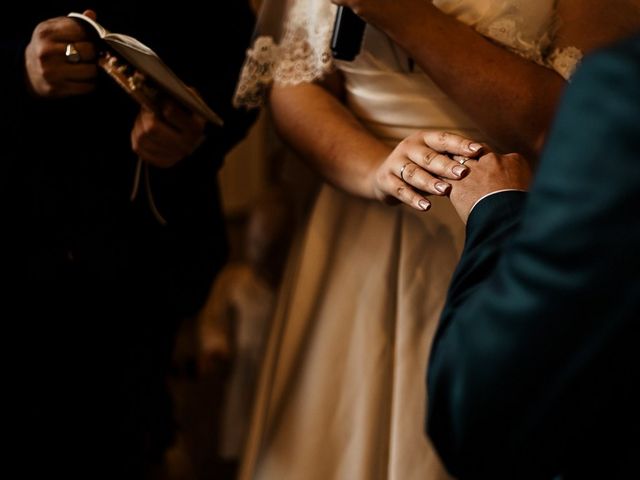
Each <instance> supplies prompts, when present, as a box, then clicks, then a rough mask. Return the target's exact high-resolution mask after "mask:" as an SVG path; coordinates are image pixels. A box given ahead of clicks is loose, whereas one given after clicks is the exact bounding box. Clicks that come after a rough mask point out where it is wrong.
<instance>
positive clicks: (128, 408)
mask: <svg viewBox="0 0 640 480" xmlns="http://www.w3.org/2000/svg"><path fill="white" fill-rule="evenodd" d="M86 8H92V9H94V10H95V11H96V12H97V14H98V21H99V22H100V23H102V24H103V25H104V26H105V27H107V28H108V29H109V30H111V31H113V32H119V33H125V34H130V35H133V36H134V37H136V38H138V39H139V40H141V41H142V42H144V43H146V44H147V45H149V46H150V47H152V48H153V49H154V50H155V51H156V52H157V53H158V54H159V55H160V57H161V58H163V59H164V60H165V62H166V63H167V64H168V65H169V66H170V67H171V68H172V69H174V70H175V71H176V73H177V74H178V76H180V77H181V78H182V79H183V80H184V81H185V83H187V84H189V85H192V86H194V87H195V88H196V89H198V91H199V92H200V93H201V94H202V96H203V97H204V98H205V99H206V100H207V101H208V103H209V104H210V105H211V106H212V107H213V108H214V110H216V111H218V113H220V115H221V116H222V117H223V119H224V120H225V126H224V128H215V127H213V128H210V130H209V131H208V135H207V140H206V141H205V143H204V144H203V145H202V146H201V147H199V148H198V150H197V151H196V152H195V153H194V154H193V155H192V156H190V157H188V158H186V159H185V160H184V161H183V162H181V163H180V164H178V165H177V166H175V167H172V168H169V169H157V168H153V167H151V168H150V184H151V188H152V191H153V195H154V197H155V201H156V204H157V207H158V209H159V210H160V212H161V213H162V214H163V215H164V217H165V218H166V220H167V222H168V224H167V226H165V227H163V226H161V225H160V224H159V223H158V222H157V221H156V220H155V219H154V218H153V216H152V215H151V213H150V212H151V211H150V209H149V204H148V201H147V196H146V192H145V190H144V189H142V190H141V191H140V193H139V194H138V197H137V199H136V200H135V201H134V202H132V201H130V200H129V196H130V193H131V190H132V186H133V181H134V171H135V165H136V157H135V155H134V153H133V152H132V150H131V144H130V132H131V128H132V126H133V123H134V119H135V117H136V115H137V113H138V111H139V107H138V105H137V104H136V103H135V102H134V101H133V100H132V99H131V98H129V97H128V96H127V95H126V94H125V93H124V91H123V90H121V89H120V87H119V86H117V85H116V84H115V82H113V81H112V79H110V78H108V77H107V76H106V75H105V74H102V73H101V74H100V77H99V80H98V86H97V88H96V90H95V92H94V93H91V94H89V95H84V96H78V97H73V98H65V99H58V100H41V99H35V98H32V97H31V96H30V95H29V93H28V92H27V89H26V83H25V68H24V48H25V46H26V45H27V44H28V42H29V40H30V38H31V35H32V32H33V30H34V28H35V27H36V25H37V24H38V23H39V22H41V21H43V20H45V19H48V18H51V17H56V16H64V15H66V14H68V13H69V12H71V11H77V12H82V11H83V10H84V9H86ZM213 8H214V11H215V13H213V14H210V15H209V14H207V15H204V14H203V12H202V11H201V4H200V3H198V2H192V1H182V2H178V3H175V2H169V3H167V2H164V3H163V2H151V1H119V0H116V1H111V0H110V1H89V2H80V1H61V2H44V1H39V2H18V3H17V4H16V5H14V6H13V8H12V13H11V14H10V15H9V14H8V15H7V16H6V17H5V18H4V22H3V24H4V25H3V28H2V30H1V31H0V61H1V62H2V64H3V71H2V75H1V76H0V81H1V82H2V84H1V85H0V87H1V88H0V103H1V104H2V107H3V111H2V115H1V117H2V118H1V120H0V121H1V124H0V126H1V129H0V136H1V140H2V142H1V144H2V155H1V160H0V218H2V220H3V238H2V240H1V242H2V250H1V253H0V255H1V257H2V266H3V268H2V273H1V275H2V282H3V284H4V285H6V287H5V289H4V291H3V302H2V305H3V307H2V308H3V333H4V341H5V342H6V348H5V349H4V351H5V354H6V355H7V357H8V359H9V360H8V362H5V368H6V369H7V375H6V376H5V378H7V379H8V382H9V383H8V388H7V391H8V392H9V393H8V394H7V395H6V399H8V400H9V401H10V403H11V405H12V406H11V407H10V408H7V409H6V410H5V412H6V414H7V416H8V417H10V418H9V419H8V420H10V421H11V423H16V422H17V423H18V425H17V426H16V427H17V430H16V431H17V432H18V433H16V436H15V437H13V438H15V440H14V441H13V445H14V446H15V447H16V449H17V450H18V451H19V452H20V456H19V457H16V458H20V459H21V461H22V466H23V467H24V468H36V465H37V464H38V463H39V464H41V468H43V469H46V471H47V472H49V473H50V474H51V475H55V476H58V475H59V474H60V473H65V474H66V475H67V476H71V474H72V473H74V472H76V473H77V472H83V470H82V468H84V466H87V465H88V466H90V467H91V468H92V470H91V472H92V474H91V475H89V474H87V473H86V470H84V472H85V473H84V478H91V476H92V475H93V476H95V475H96V474H97V473H96V471H97V470H100V469H105V468H112V469H113V472H111V473H112V475H111V478H126V477H128V476H129V475H133V473H132V472H133V471H137V470H136V469H138V468H139V466H140V465H139V463H140V461H141V458H150V457H153V456H157V455H158V454H159V452H161V451H162V448H164V447H165V446H166V445H167V444H168V443H169V442H170V441H171V430H172V425H171V420H170V419H171V416H170V415H171V412H170V404H169V401H168V397H167V392H166V388H165V384H164V382H165V378H164V377H165V375H166V372H167V369H168V366H169V358H170V352H171V348H172V342H173V338H174V333H175V331H176V329H177V326H178V323H179V321H180V319H182V318H185V317H187V316H190V315H193V314H194V313H195V312H196V311H197V310H198V308H199V307H200V305H201V304H202V302H203V301H204V299H205V297H206V294H207V292H208V289H209V286H210V284H211V281H212V279H213V276H214V274H215V273H216V271H217V270H218V269H219V267H220V266H221V265H222V263H223V262H224V261H225V258H226V251H227V246H226V237H225V232H224V229H223V227H224V225H223V218H222V215H221V210H220V201H219V194H218V188H217V184H216V182H217V179H216V175H217V171H218V168H219V167H220V164H221V162H222V159H223V157H224V155H225V154H226V153H227V152H228V150H229V149H230V148H231V147H232V146H233V145H234V144H235V143H236V142H237V141H238V140H239V139H240V138H242V137H243V136H244V134H245V132H246V131H247V129H248V127H249V125H250V124H251V122H252V120H253V119H254V117H255V115H253V114H247V113H246V112H240V111H236V110H234V109H233V108H232V106H231V97H232V94H233V91H234V88H235V83H236V81H237V78H238V74H239V69H240V66H241V63H242V61H243V59H244V50H245V48H246V46H247V44H248V41H249V37H250V34H251V31H252V28H253V18H252V15H251V13H250V11H249V8H248V5H247V2H241V1H232V2H218V3H215V5H213ZM248 168H250V166H248ZM12 431H13V430H12ZM25 459H26V460H25ZM32 459H38V461H30V460H32ZM97 466H99V467H100V468H98V469H96V467H97ZM74 469H75V470H74ZM79 476H83V474H82V473H80V474H79ZM24 478H28V476H25V477H24Z"/></svg>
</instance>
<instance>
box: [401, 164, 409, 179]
mask: <svg viewBox="0 0 640 480" xmlns="http://www.w3.org/2000/svg"><path fill="white" fill-rule="evenodd" d="M410 163H411V162H407V163H405V164H404V165H403V166H402V168H401V169H400V178H401V179H402V181H403V182H406V180H405V179H404V177H403V174H404V169H405V168H407V165H409V164H410Z"/></svg>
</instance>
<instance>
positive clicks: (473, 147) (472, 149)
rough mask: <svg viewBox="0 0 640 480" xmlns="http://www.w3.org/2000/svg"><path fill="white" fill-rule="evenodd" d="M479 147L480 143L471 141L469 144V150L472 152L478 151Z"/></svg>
mask: <svg viewBox="0 0 640 480" xmlns="http://www.w3.org/2000/svg"><path fill="white" fill-rule="evenodd" d="M481 148H482V145H480V144H479V143H472V144H471V145H469V150H471V151H472V152H479V151H480V149H481Z"/></svg>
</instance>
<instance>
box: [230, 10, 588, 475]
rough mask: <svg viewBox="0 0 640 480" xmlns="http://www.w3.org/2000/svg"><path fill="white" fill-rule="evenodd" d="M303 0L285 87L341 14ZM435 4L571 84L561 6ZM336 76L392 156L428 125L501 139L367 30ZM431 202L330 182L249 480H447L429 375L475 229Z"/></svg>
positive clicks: (282, 307)
mask: <svg viewBox="0 0 640 480" xmlns="http://www.w3.org/2000/svg"><path fill="white" fill-rule="evenodd" d="M295 1H296V2H297V5H294V7H293V10H292V12H291V16H290V18H289V24H290V25H293V27H292V28H291V29H290V32H291V35H288V36H287V35H285V37H284V39H283V44H282V45H281V46H280V47H279V48H280V49H281V51H280V53H279V55H280V56H281V57H284V58H287V59H288V61H289V64H285V65H284V66H283V67H282V70H280V71H276V72H275V77H276V81H281V82H283V83H296V82H299V81H307V80H313V78H314V77H316V76H317V74H318V71H322V70H323V69H325V68H328V62H329V57H328V56H327V55H328V54H327V50H326V45H327V44H326V42H327V41H328V35H329V34H330V30H331V28H332V24H333V14H334V12H335V9H334V7H333V6H332V5H331V4H330V2H329V1H328V0H295ZM434 3H435V4H436V5H437V6H438V7H439V8H441V9H442V10H443V11H445V12H446V13H449V14H451V15H454V16H456V17H457V18H458V19H460V20H461V21H463V22H465V23H467V24H469V25H472V26H474V27H475V28H476V29H477V30H478V31H479V32H481V33H482V34H484V35H486V36H489V37H491V38H492V39H493V40H495V41H496V42H499V43H501V44H503V45H504V46H505V48H509V49H511V50H513V51H515V52H517V53H519V54H521V55H523V56H525V57H527V58H529V59H531V60H532V61H537V62H539V63H544V64H547V65H549V66H554V67H555V68H556V69H557V70H558V71H560V72H561V73H562V74H563V75H565V76H567V75H568V74H569V72H570V70H571V68H572V66H575V63H576V61H577V59H578V58H579V52H577V51H573V50H567V51H563V52H557V51H554V50H553V49H552V48H550V47H551V39H552V33H553V30H554V24H555V19H554V2H553V1H552V0H535V1H533V0H530V1H515V0H514V1H491V0H448V1H447V0H441V1H437V0H436V1H434ZM301 32H305V33H303V34H301ZM301 42H307V43H308V44H310V45H311V47H312V48H311V51H312V54H310V53H309V48H306V47H308V45H305V46H304V47H301ZM269 44H270V40H267V41H266V43H263V44H262V46H261V47H260V48H259V49H260V54H261V55H263V56H266V57H268V56H269V53H268V52H269V51H270V50H269V49H270V45H269ZM318 45H321V47H318ZM313 52H315V53H313ZM310 55H311V56H310ZM296 62H298V63H300V62H302V63H303V68H300V66H299V65H298V66H297V67H295V64H296ZM304 62H306V64H305V63H304ZM338 68H339V69H340V70H342V72H343V74H344V76H345V79H346V91H347V103H348V105H349V107H350V109H351V110H352V111H353V112H354V114H355V115H356V116H357V117H358V118H359V119H360V120H361V121H362V122H363V123H364V124H365V125H366V126H367V128H368V129H369V130H370V131H371V132H372V133H373V134H374V135H376V136H377V137H379V138H381V139H384V140H385V141H386V142H388V143H389V144H391V145H395V144H396V143H397V142H398V141H399V140H401V139H403V138H404V137H406V136H407V135H409V134H411V133H412V132H415V131H416V130H418V129H429V128H431V129H437V130H448V131H452V132H459V133H462V134H464V135H466V136H469V137H471V138H474V139H477V140H486V141H490V139H487V138H484V136H483V134H482V133H481V132H480V130H479V129H478V128H477V127H476V126H475V125H474V124H473V122H472V121H471V120H470V119H469V118H468V117H467V116H466V115H465V114H464V113H463V112H462V111H461V110H460V109H459V108H458V107H457V106H456V105H454V104H453V102H452V101H451V100H450V99H448V98H447V97H446V95H444V94H443V93H442V91H440V89H439V88H438V87H437V86H436V85H435V84H434V83H432V82H431V81H430V80H429V79H428V78H427V77H426V76H425V75H424V74H423V73H422V72H420V71H415V72H412V71H410V69H409V62H408V59H407V56H406V55H405V54H404V53H403V52H402V51H401V50H400V49H399V48H398V47H396V46H395V45H394V44H393V43H392V42H391V41H390V40H389V39H388V38H387V37H386V36H385V35H383V34H382V33H381V32H379V31H377V30H375V29H373V28H371V27H368V29H367V34H366V37H365V42H364V47H363V53H362V54H361V55H360V56H359V57H358V58H357V60H356V61H355V62H353V63H340V64H339V65H338ZM276 70H277V69H276ZM309 121H313V117H310V118H309ZM431 200H432V202H433V208H432V209H431V210H430V211H429V212H427V213H424V212H418V211H416V210H412V209H410V208H407V207H389V206H385V205H382V204H380V203H378V202H375V201H368V200H362V199H358V198H355V197H352V196H349V195H347V194H345V193H342V192H340V191H338V190H336V189H334V188H332V187H330V186H323V187H322V189H321V191H320V193H319V196H318V198H317V200H316V203H315V205H314V207H313V211H312V213H311V216H310V219H309V222H308V225H307V228H306V231H305V233H304V235H303V236H302V238H301V239H300V241H299V242H298V244H297V245H296V247H295V248H294V251H293V252H292V254H291V258H290V261H289V264H288V270H287V272H286V276H285V281H284V285H283V288H282V292H281V294H280V297H279V301H278V306H277V311H276V315H275V318H274V322H273V329H272V332H271V335H270V338H269V343H268V347H267V353H266V357H265V360H264V365H263V371H262V376H261V381H260V384H259V387H258V396H257V401H256V407H255V414H254V417H253V423H252V427H251V432H250V436H249V439H248V443H247V446H246V449H245V455H244V461H243V464H242V471H241V474H240V478H241V479H243V480H249V479H256V480H334V479H339V480H377V479H380V480H383V479H389V480H413V479H416V480H418V479H420V480H425V479H427V480H434V479H439V478H448V476H447V474H446V472H445V471H444V469H443V468H442V466H441V464H440V462H439V459H438V457H437V455H436V453H435V452H434V450H433V448H432V447H431V445H430V444H429V443H428V440H427V438H426V436H425V434H424V417H425V408H426V407H425V405H426V391H425V375H426V363H427V358H428V352H429V348H430V344H431V341H432V338H433V334H434V331H435V329H436V326H437V323H438V318H439V314H440V311H441V308H442V306H443V302H444V299H445V295H446V292H447V288H448V284H449V279H450V276H451V274H452V272H453V269H454V267H455V265H456V261H457V259H458V255H459V253H460V250H461V247H462V244H463V241H464V227H463V224H462V223H461V222H460V220H459V219H458V217H457V215H456V214H455V211H454V210H453V208H452V207H451V205H450V203H449V202H448V200H447V199H441V198H433V197H432V198H431Z"/></svg>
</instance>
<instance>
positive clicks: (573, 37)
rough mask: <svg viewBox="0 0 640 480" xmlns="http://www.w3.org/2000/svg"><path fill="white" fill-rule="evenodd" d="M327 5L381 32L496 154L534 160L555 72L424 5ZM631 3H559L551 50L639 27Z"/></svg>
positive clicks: (352, 1) (555, 94) (556, 91)
mask: <svg viewBox="0 0 640 480" xmlns="http://www.w3.org/2000/svg"><path fill="white" fill-rule="evenodd" d="M332 1H334V3H336V4H342V5H347V6H350V7H351V8H353V9H354V11H356V12H357V13H359V14H360V15H361V16H363V17H364V18H365V19H366V20H367V21H369V22H370V23H371V24H373V25H376V26H377V27H379V28H381V29H382V30H384V31H385V32H386V33H387V34H388V35H389V36H390V37H391V38H392V39H393V40H394V41H396V42H397V43H398V44H399V45H400V46H401V47H403V48H404V49H405V50H406V51H407V52H409V54H410V55H412V56H413V58H414V59H415V61H416V62H417V63H418V64H419V65H420V66H421V67H422V69H423V70H424V71H425V72H426V73H427V74H428V75H429V76H430V77H431V78H432V79H433V80H434V81H435V82H436V83H437V84H438V85H439V86H440V88H441V89H442V90H443V91H445V92H446V93H447V94H448V95H449V96H450V97H451V98H452V99H453V100H454V101H456V102H457V103H458V104H459V105H460V106H461V107H462V108H463V110H464V111H465V112H467V114H469V115H470V116H471V117H472V118H473V119H474V120H475V121H476V122H477V123H478V125H479V126H480V127H481V128H483V129H484V130H485V131H486V133H487V134H488V135H489V136H490V137H491V138H493V139H494V140H495V141H497V142H498V143H499V144H500V145H501V146H502V147H503V148H506V149H507V150H510V151H518V152H522V153H524V154H525V155H527V156H530V157H531V158H534V157H535V156H536V155H537V153H538V152H539V150H540V148H541V146H542V144H543V141H544V136H545V133H546V130H547V128H548V126H549V124H550V122H551V119H552V117H553V114H554V111H555V107H556V104H557V102H558V99H559V96H560V93H561V91H562V88H563V86H564V84H565V82H564V80H563V79H562V78H561V76H560V75H558V74H557V73H556V72H555V71H553V70H550V69H548V68H545V67H543V66H540V65H538V64H536V63H534V62H532V61H528V60H526V59H523V58H521V57H520V56H518V55H516V54H514V53H511V52H509V51H507V50H506V49H504V48H502V47H500V46H497V45H496V44H494V43H492V42H490V41H489V40H487V39H486V38H484V37H483V36H481V35H480V34H478V33H477V32H476V31H475V30H473V29H472V28H471V27H468V26H466V25H464V24H463V23H461V22H459V21H458V20H456V19H455V18H453V17H451V16H449V15H446V14H444V13H443V12H441V11H440V10H439V9H438V8H436V7H435V6H434V5H433V4H432V2H431V1H426V0H393V1H386V0H332ZM612 3H615V6H614V5H612ZM638 3H639V2H638V0H626V1H615V2H602V1H600V0H559V1H558V14H559V16H560V26H559V29H560V30H559V32H558V39H559V40H560V42H561V44H560V45H557V46H574V47H576V48H578V49H580V50H583V51H585V52H586V51H588V50H590V49H592V48H594V47H596V46H599V45H602V44H604V43H607V41H610V40H612V39H614V38H616V37H622V36H624V33H625V28H628V26H630V25H631V26H633V25H635V28H636V29H637V28H638V26H639V25H640V19H639V17H638V15H639V14H638V7H637V4H638ZM616 10H617V11H616ZM621 12H623V13H621ZM565 16H566V18H565Z"/></svg>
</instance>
